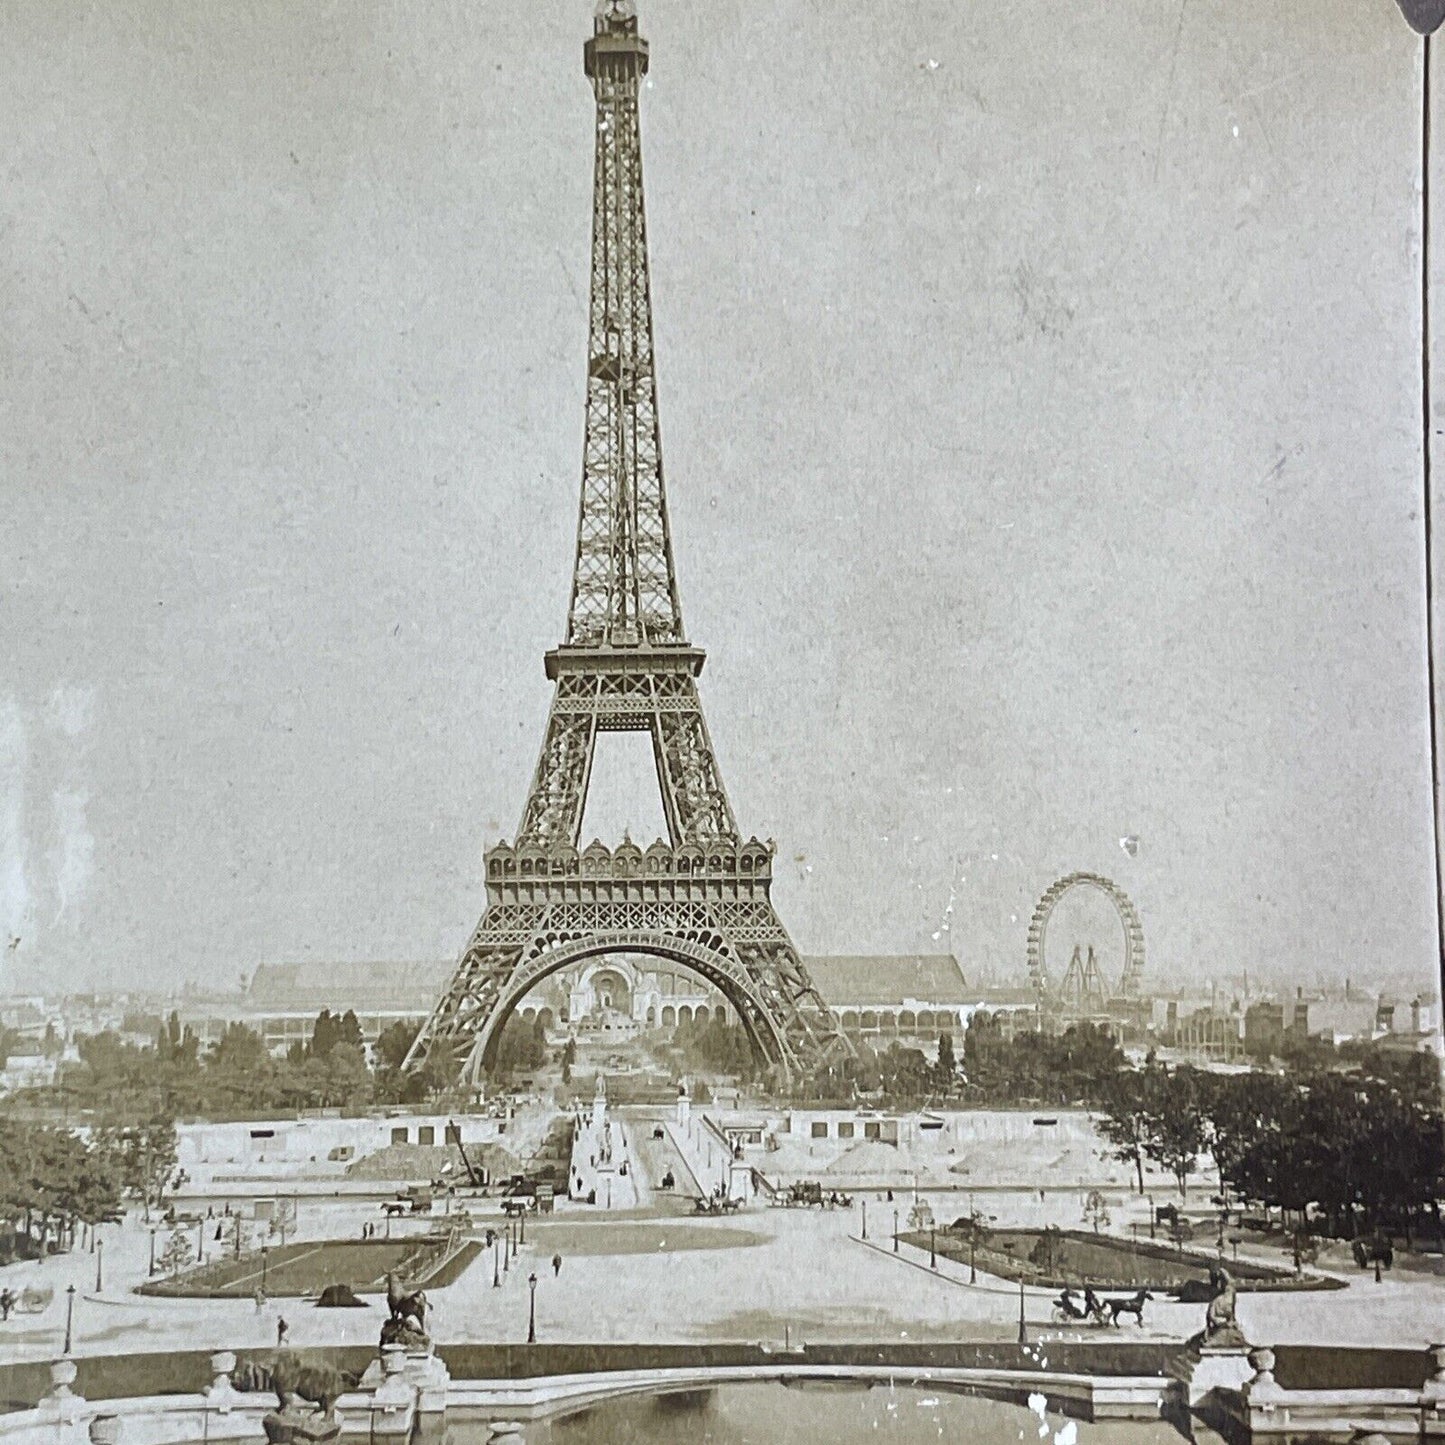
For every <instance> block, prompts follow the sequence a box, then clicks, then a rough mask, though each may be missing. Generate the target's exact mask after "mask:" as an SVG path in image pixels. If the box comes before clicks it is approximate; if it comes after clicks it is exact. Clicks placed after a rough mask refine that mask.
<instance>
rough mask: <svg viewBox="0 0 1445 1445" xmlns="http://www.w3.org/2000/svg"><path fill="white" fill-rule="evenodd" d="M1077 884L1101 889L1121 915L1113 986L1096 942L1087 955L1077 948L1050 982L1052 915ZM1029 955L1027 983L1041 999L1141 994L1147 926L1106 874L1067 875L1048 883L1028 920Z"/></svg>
mask: <svg viewBox="0 0 1445 1445" xmlns="http://www.w3.org/2000/svg"><path fill="white" fill-rule="evenodd" d="M1076 888H1087V889H1093V890H1095V891H1097V892H1099V893H1102V894H1103V895H1104V897H1106V898H1107V899H1108V900H1109V902H1110V903H1111V904H1112V905H1113V908H1114V912H1115V913H1116V914H1117V915H1118V918H1119V926H1120V928H1122V929H1123V933H1124V964H1123V969H1122V971H1121V972H1120V974H1119V976H1118V979H1117V982H1116V983H1113V984H1111V983H1110V981H1109V980H1108V979H1107V978H1106V977H1105V975H1104V973H1103V971H1102V970H1101V969H1100V967H1099V964H1098V961H1097V959H1096V958H1095V955H1094V948H1093V945H1092V944H1091V945H1089V952H1088V957H1087V959H1084V958H1082V957H1081V956H1080V955H1081V950H1080V948H1079V947H1078V946H1076V947H1075V948H1074V956H1073V958H1072V959H1070V961H1069V968H1068V972H1067V973H1066V974H1065V976H1064V978H1063V979H1062V980H1061V981H1060V982H1059V983H1058V984H1057V985H1052V984H1051V982H1050V979H1049V976H1048V968H1047V954H1046V952H1045V941H1046V939H1047V937H1048V930H1049V919H1050V917H1051V916H1052V915H1053V911H1054V909H1055V908H1056V907H1057V906H1058V904H1059V902H1060V900H1061V899H1062V898H1063V897H1064V896H1065V894H1067V893H1070V892H1072V891H1073V890H1074V889H1076ZM1028 958H1029V984H1030V985H1031V987H1032V988H1033V990H1034V992H1035V993H1036V994H1038V995H1039V996H1040V997H1041V998H1042V997H1044V996H1047V995H1050V994H1055V995H1058V994H1063V995H1066V996H1070V997H1072V996H1075V995H1077V996H1078V998H1079V999H1081V1000H1082V999H1091V998H1092V999H1098V1000H1100V1001H1107V1000H1108V999H1110V998H1130V999H1132V998H1138V997H1139V993H1140V988H1141V985H1142V982H1143V977H1144V925H1143V923H1142V922H1140V919H1139V910H1138V909H1137V908H1135V907H1134V905H1133V903H1132V902H1131V901H1130V899H1129V895H1128V894H1127V893H1125V892H1124V890H1123V889H1122V888H1120V887H1119V885H1118V884H1117V883H1115V882H1114V881H1113V880H1112V879H1111V878H1105V877H1104V875H1103V874H1102V873H1069V874H1067V875H1066V876H1065V877H1063V878H1060V879H1059V880H1058V881H1057V882H1055V883H1053V884H1052V885H1050V887H1049V888H1048V889H1047V890H1046V891H1045V892H1044V895H1043V897H1042V898H1040V899H1039V901H1038V906H1037V907H1036V908H1035V909H1034V916H1033V917H1032V918H1031V919H1030V920H1029V939H1028Z"/></svg>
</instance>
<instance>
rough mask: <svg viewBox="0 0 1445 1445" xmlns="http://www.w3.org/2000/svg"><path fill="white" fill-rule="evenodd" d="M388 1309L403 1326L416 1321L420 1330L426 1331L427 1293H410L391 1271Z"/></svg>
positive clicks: (387, 1277)
mask: <svg viewBox="0 0 1445 1445" xmlns="http://www.w3.org/2000/svg"><path fill="white" fill-rule="evenodd" d="M386 1307H387V1309H389V1310H390V1311H391V1317H392V1319H394V1320H398V1321H400V1322H401V1323H403V1324H405V1323H406V1322H407V1321H408V1320H415V1321H416V1328H417V1329H418V1330H422V1331H424V1330H425V1329H426V1312H427V1302H426V1291H425V1290H420V1289H418V1290H413V1291H411V1292H410V1293H408V1292H407V1291H406V1290H404V1289H403V1288H402V1287H401V1281H400V1280H399V1279H398V1278H397V1277H396V1275H395V1274H394V1273H392V1272H391V1271H388V1272H387V1276H386Z"/></svg>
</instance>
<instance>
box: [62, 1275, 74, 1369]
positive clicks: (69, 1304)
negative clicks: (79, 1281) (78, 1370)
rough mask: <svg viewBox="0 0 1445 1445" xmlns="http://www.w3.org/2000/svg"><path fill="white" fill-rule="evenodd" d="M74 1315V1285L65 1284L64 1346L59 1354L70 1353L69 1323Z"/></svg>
mask: <svg viewBox="0 0 1445 1445" xmlns="http://www.w3.org/2000/svg"><path fill="white" fill-rule="evenodd" d="M74 1316H75V1286H74V1285H73V1284H68V1285H66V1286H65V1348H64V1349H63V1350H62V1351H61V1354H63V1355H68V1354H69V1353H70V1325H71V1321H72V1319H73V1318H74Z"/></svg>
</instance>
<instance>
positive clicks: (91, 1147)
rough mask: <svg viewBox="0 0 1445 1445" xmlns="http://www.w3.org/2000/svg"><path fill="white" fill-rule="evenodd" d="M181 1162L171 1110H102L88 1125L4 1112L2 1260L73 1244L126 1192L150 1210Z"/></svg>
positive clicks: (0, 1124)
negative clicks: (127, 1114) (139, 1115)
mask: <svg viewBox="0 0 1445 1445" xmlns="http://www.w3.org/2000/svg"><path fill="white" fill-rule="evenodd" d="M175 1167H176V1128H175V1123H174V1121H172V1120H171V1119H168V1118H163V1117H162V1118H150V1119H143V1120H122V1119H117V1118H105V1119H103V1120H101V1121H100V1122H99V1123H97V1124H95V1125H94V1126H92V1127H91V1128H89V1129H88V1130H86V1131H85V1132H79V1131H75V1130H71V1129H69V1128H65V1127H62V1126H57V1125H52V1124H36V1123H29V1122H26V1121H25V1120H22V1119H19V1118H13V1117H0V1225H3V1226H4V1229H3V1236H0V1261H3V1260H4V1259H6V1258H11V1257H14V1256H16V1255H37V1254H39V1255H43V1254H45V1253H46V1252H47V1251H48V1250H50V1249H52V1248H54V1247H56V1246H57V1245H58V1246H59V1247H61V1248H69V1247H71V1246H73V1245H74V1243H75V1238H76V1233H77V1230H79V1229H81V1228H82V1227H84V1226H89V1227H91V1228H93V1227H94V1226H95V1225H97V1224H99V1223H101V1222H102V1221H104V1220H105V1219H106V1218H107V1217H113V1216H114V1215H115V1214H116V1213H117V1212H118V1211H119V1210H120V1209H121V1208H122V1207H123V1206H124V1204H125V1202H126V1201H127V1200H132V1199H133V1200H137V1201H139V1202H140V1203H141V1204H142V1205H143V1207H144V1208H145V1209H146V1211H147V1213H149V1211H150V1209H151V1208H152V1207H153V1206H154V1207H159V1206H160V1205H161V1203H162V1201H163V1199H164V1197H165V1191H166V1188H167V1186H168V1184H169V1183H170V1181H171V1179H172V1176H173V1172H174V1170H175Z"/></svg>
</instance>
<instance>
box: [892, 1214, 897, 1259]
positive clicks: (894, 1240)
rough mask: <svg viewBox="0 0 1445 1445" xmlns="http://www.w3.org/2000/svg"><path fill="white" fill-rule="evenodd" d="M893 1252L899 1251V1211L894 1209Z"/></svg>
mask: <svg viewBox="0 0 1445 1445" xmlns="http://www.w3.org/2000/svg"><path fill="white" fill-rule="evenodd" d="M893 1253H894V1254H897V1253H898V1211H897V1210H896V1209H895V1210H894V1211H893Z"/></svg>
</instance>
